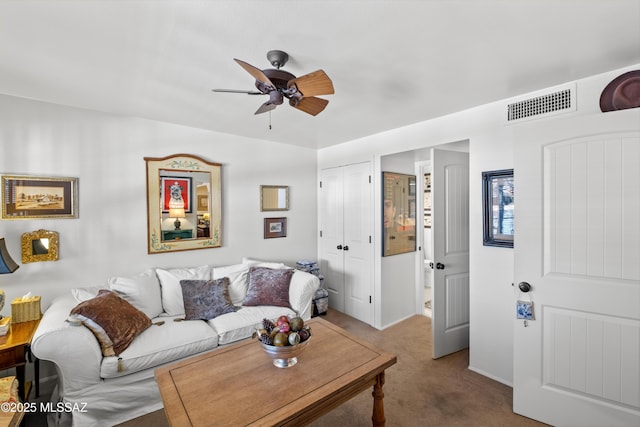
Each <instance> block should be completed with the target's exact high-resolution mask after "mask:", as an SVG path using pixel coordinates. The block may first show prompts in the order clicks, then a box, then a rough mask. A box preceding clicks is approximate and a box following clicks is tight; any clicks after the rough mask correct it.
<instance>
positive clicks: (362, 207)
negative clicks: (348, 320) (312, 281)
mask: <svg viewBox="0 0 640 427" xmlns="http://www.w3.org/2000/svg"><path fill="white" fill-rule="evenodd" d="M370 175H371V171H370V167H369V164H368V163H362V164H356V165H350V166H347V167H345V170H344V237H345V239H344V240H345V245H346V248H344V250H343V252H344V262H345V277H344V283H345V301H344V303H345V313H347V314H348V315H350V316H352V317H355V318H356V319H358V320H361V321H363V322H365V323H368V324H370V323H371V320H372V310H371V303H370V300H369V298H370V296H371V294H372V286H373V281H372V280H371V275H372V273H371V260H372V255H371V251H372V243H371V240H370V238H371V224H372V218H371V217H372V214H373V212H372V210H371V183H370V182H369V176H370ZM347 248H348V249H347Z"/></svg>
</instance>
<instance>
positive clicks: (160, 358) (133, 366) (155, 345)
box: [100, 317, 218, 378]
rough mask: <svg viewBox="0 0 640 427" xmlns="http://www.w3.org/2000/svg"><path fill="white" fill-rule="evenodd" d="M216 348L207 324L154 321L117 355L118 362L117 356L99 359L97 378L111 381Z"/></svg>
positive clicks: (169, 320) (216, 338)
mask: <svg viewBox="0 0 640 427" xmlns="http://www.w3.org/2000/svg"><path fill="white" fill-rule="evenodd" d="M174 319H177V320H178V321H174ZM217 345H218V334H217V333H216V331H215V330H214V329H213V328H212V327H211V326H209V325H208V324H207V322H203V321H201V320H181V319H180V318H176V317H159V318H155V319H153V326H151V327H150V328H149V329H147V330H146V331H144V332H143V333H142V334H140V335H139V336H138V337H137V338H136V339H135V341H134V342H133V343H131V345H130V346H129V348H127V349H126V350H125V351H123V352H122V353H121V354H120V357H119V359H120V360H118V357H105V358H103V359H102V363H101V365H100V376H101V377H102V378H115V377H121V376H124V375H129V374H132V373H134V372H138V371H143V370H145V369H149V368H154V367H156V366H160V365H162V364H165V363H169V362H172V361H174V360H179V359H182V358H184V357H188V356H192V355H195V354H198V353H202V352H203V351H208V350H211V349H214V348H216V347H217ZM118 362H120V363H119V364H118Z"/></svg>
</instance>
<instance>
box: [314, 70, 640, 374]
mask: <svg viewBox="0 0 640 427" xmlns="http://www.w3.org/2000/svg"><path fill="white" fill-rule="evenodd" d="M638 68H639V65H635V66H630V67H627V68H625V69H620V70H614V71H611V72H609V73H605V74H602V75H598V76H593V77H591V78H587V79H583V80H580V81H578V82H577V99H578V108H577V111H576V112H572V113H567V115H566V116H565V120H566V118H568V117H571V119H572V120H573V121H574V122H576V123H584V124H586V123H589V122H590V121H592V119H593V117H594V116H595V115H599V114H602V113H601V112H600V110H599V96H600V93H601V91H602V89H604V87H605V86H606V85H607V84H608V83H609V82H610V81H611V80H612V79H614V78H615V77H617V76H618V75H620V74H622V73H623V72H626V71H629V70H632V69H638ZM559 83H566V82H559ZM507 103H508V101H507V100H504V101H500V102H495V103H492V104H487V105H484V106H480V107H477V108H473V109H470V110H466V111H462V112H459V113H455V114H451V115H449V116H445V117H441V118H438V119H435V120H429V121H425V122H421V123H418V124H415V125H411V126H407V127H404V128H401V129H396V130H393V131H389V132H385V133H380V134H377V135H372V136H370V137H366V138H362V139H359V140H355V141H350V142H348V143H345V144H341V145H338V146H333V147H328V148H325V149H322V150H320V151H319V154H318V167H319V168H325V167H329V166H337V165H340V164H346V163H354V162H358V161H363V160H371V161H372V163H373V164H374V175H373V176H374V201H375V204H374V206H381V205H380V203H381V200H380V193H381V184H380V173H381V170H382V169H383V168H384V167H385V164H384V163H383V162H382V161H381V158H384V157H383V156H386V155H389V154H393V153H400V152H405V151H408V150H419V149H420V148H424V147H429V146H435V145H440V144H444V143H448V142H452V141H462V140H466V139H468V140H469V154H470V190H471V192H470V199H471V200H470V209H471V212H470V218H471V224H470V236H471V242H470V270H471V281H470V287H471V289H470V292H471V307H470V318H471V337H470V368H471V369H473V370H475V371H478V372H480V373H482V374H484V375H487V376H489V377H491V378H494V379H496V380H498V381H501V382H504V383H506V384H511V382H512V378H513V374H512V366H513V356H512V355H513V325H514V317H515V316H514V304H515V294H514V292H513V290H512V287H511V283H512V282H513V280H514V278H513V276H514V270H513V261H514V258H513V250H511V249H505V248H495V247H487V246H483V245H482V211H481V208H482V191H481V173H482V172H483V171H488V170H497V169H508V168H512V167H513V148H514V144H517V139H516V138H514V134H515V131H514V129H515V128H516V126H518V125H512V126H505V125H504V116H505V115H506V104H507ZM637 111H638V110H636V112H631V113H629V112H628V111H626V112H619V113H607V114H621V115H622V114H625V115H627V116H628V117H629V120H638V114H637ZM562 120H563V116H557V117H554V118H547V119H540V120H537V121H531V122H529V123H528V124H527V130H528V132H530V133H534V134H535V133H540V134H541V135H543V134H544V130H545V129H546V128H547V127H549V126H554V125H557V124H558V123H559V122H561V121H562ZM575 132H576V134H577V135H579V134H580V126H576V130H575ZM372 159H373V160H372ZM516 183H517V171H516ZM517 200H518V193H517V186H516V206H517ZM374 212H375V214H376V216H375V239H374V241H375V245H376V249H375V253H376V259H375V261H374V263H375V265H374V270H375V273H376V279H375V283H374V287H375V289H374V291H375V292H374V294H375V295H377V296H382V295H387V294H388V292H389V291H390V290H388V289H387V287H388V286H394V287H397V286H398V284H400V286H413V282H412V280H411V276H412V275H413V274H414V270H413V269H411V270H407V271H401V270H397V269H395V268H394V274H395V280H394V282H393V285H391V284H389V283H388V281H387V280H386V277H387V272H385V271H384V270H385V268H386V267H387V266H386V265H385V263H386V260H385V262H383V261H382V257H381V256H380V255H379V254H381V252H380V231H379V230H380V224H381V218H380V209H375V208H374ZM516 244H517V218H516ZM398 275H400V276H398ZM396 291H398V290H397V289H396ZM405 291H406V290H404V289H403V290H402V292H403V293H404V292H405ZM414 299H415V298H414V297H413V294H411V296H408V297H407V298H406V300H402V301H398V300H396V299H393V300H390V301H391V304H389V303H388V301H387V300H384V299H378V300H377V301H380V304H379V305H377V306H376V308H375V319H374V326H376V327H379V328H384V327H386V326H388V325H390V324H392V323H395V322H396V321H397V320H399V319H400V317H401V316H403V315H404V314H405V313H406V312H407V311H408V310H412V309H413V308H414V307H415V305H414ZM398 304H399V305H402V307H398V306H397V305H398Z"/></svg>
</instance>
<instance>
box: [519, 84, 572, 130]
mask: <svg viewBox="0 0 640 427" xmlns="http://www.w3.org/2000/svg"><path fill="white" fill-rule="evenodd" d="M575 109H576V106H575V88H574V87H566V88H563V89H561V90H557V91H555V92H551V93H545V94H541V95H538V96H533V97H531V96H530V97H529V98H527V99H522V100H519V101H516V102H513V103H511V104H508V105H507V123H513V122H516V121H520V120H527V119H533V118H542V117H547V116H550V115H556V114H561V113H565V112H569V111H575Z"/></svg>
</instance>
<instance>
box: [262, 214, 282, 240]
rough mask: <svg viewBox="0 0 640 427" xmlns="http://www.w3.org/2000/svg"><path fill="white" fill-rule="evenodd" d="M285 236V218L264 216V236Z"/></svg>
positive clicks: (271, 237) (266, 237)
mask: <svg viewBox="0 0 640 427" xmlns="http://www.w3.org/2000/svg"><path fill="white" fill-rule="evenodd" d="M275 237H287V218H265V219H264V238H265V239H273V238H275Z"/></svg>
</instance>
